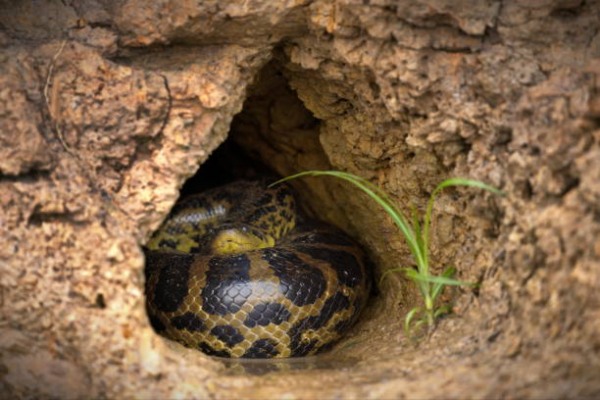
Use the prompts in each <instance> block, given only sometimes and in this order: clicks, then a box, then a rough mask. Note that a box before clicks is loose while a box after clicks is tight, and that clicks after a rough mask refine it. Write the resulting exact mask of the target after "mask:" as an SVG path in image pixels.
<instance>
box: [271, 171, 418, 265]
mask: <svg viewBox="0 0 600 400" xmlns="http://www.w3.org/2000/svg"><path fill="white" fill-rule="evenodd" d="M320 175H326V176H334V177H337V178H339V179H343V180H345V181H348V182H351V183H352V184H354V185H355V186H357V187H358V188H359V189H361V190H362V191H363V192H365V193H366V194H367V195H368V196H369V197H371V198H372V199H373V200H375V202H377V204H379V205H380V206H381V207H382V208H383V209H384V210H385V211H386V212H387V213H388V215H389V216H390V217H391V218H392V220H393V221H394V223H395V224H396V226H397V227H398V228H399V229H400V231H401V232H402V234H403V236H404V239H405V240H406V243H407V244H408V247H409V249H410V251H411V253H412V255H413V256H414V257H415V261H416V262H417V264H421V263H423V254H422V252H421V249H420V247H419V245H418V243H417V240H416V237H415V234H414V232H413V230H412V228H411V226H410V225H409V224H408V222H407V221H406V217H405V216H404V215H403V214H402V213H401V212H400V211H399V210H398V209H397V207H396V206H395V205H394V204H393V203H392V202H391V201H390V200H389V197H388V196H387V195H385V194H384V193H383V192H382V191H381V189H379V188H377V187H376V186H375V185H373V184H372V183H370V182H368V181H366V180H365V179H363V178H359V177H356V176H355V175H352V174H349V173H346V172H342V171H304V172H300V173H297V174H294V175H290V176H288V177H285V178H283V179H280V180H278V181H276V182H274V183H272V184H271V186H272V185H276V184H278V183H281V182H286V181H289V180H292V179H296V178H300V177H304V176H320ZM380 193H381V194H383V197H382V195H379V194H380ZM386 199H387V200H386Z"/></svg>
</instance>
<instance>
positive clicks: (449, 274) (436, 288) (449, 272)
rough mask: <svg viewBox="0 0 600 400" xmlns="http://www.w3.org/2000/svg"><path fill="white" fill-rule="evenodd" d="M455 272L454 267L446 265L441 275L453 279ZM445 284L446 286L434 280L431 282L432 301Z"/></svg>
mask: <svg viewBox="0 0 600 400" xmlns="http://www.w3.org/2000/svg"><path fill="white" fill-rule="evenodd" d="M455 274H456V268H454V267H448V268H446V269H445V270H444V272H442V275H441V277H442V278H449V279H454V275H455ZM445 286H446V285H445V284H443V283H439V282H436V283H434V284H433V288H432V290H431V297H432V298H433V300H434V301H435V299H437V298H438V296H439V295H440V293H441V292H442V290H443V289H444V287H445Z"/></svg>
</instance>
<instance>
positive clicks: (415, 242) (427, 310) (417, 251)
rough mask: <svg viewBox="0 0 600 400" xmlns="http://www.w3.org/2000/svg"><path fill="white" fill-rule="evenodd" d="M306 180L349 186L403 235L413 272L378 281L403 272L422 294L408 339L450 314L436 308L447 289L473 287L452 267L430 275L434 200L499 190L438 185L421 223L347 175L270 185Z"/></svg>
mask: <svg viewBox="0 0 600 400" xmlns="http://www.w3.org/2000/svg"><path fill="white" fill-rule="evenodd" d="M305 176H332V177H335V178H338V179H342V180H345V181H347V182H350V183H352V184H353V185H355V186H357V187H358V188H359V189H360V190H362V191H363V192H364V193H366V194H367V195H368V196H369V197H371V198H372V199H373V200H375V202H377V204H379V205H380V206H381V207H382V208H383V209H384V210H385V212H387V213H388V215H389V216H390V217H391V218H392V220H393V221H394V223H395V224H396V226H397V227H398V229H399V230H400V232H401V233H402V236H403V237H404V239H405V241H406V243H407V245H408V248H409V249H410V252H411V254H412V256H413V258H414V260H415V263H416V268H413V267H404V266H399V267H397V268H393V269H390V270H388V271H386V272H385V273H384V274H383V275H382V277H381V280H383V279H384V278H385V277H386V276H387V275H388V274H390V273H394V272H404V274H405V276H406V277H407V278H408V279H409V280H411V281H413V282H414V283H415V284H416V285H417V287H418V289H419V292H420V293H421V296H422V298H423V304H422V305H421V306H417V307H414V308H413V309H411V310H410V311H409V312H408V313H407V314H406V317H405V320H404V330H405V333H406V334H407V335H409V333H410V331H411V329H412V328H415V329H416V328H417V327H419V326H422V325H423V324H426V325H427V328H428V330H429V331H431V330H432V329H433V328H434V327H435V324H436V321H437V320H438V318H439V317H441V316H442V315H444V314H447V313H449V312H450V310H451V308H450V305H449V304H442V305H439V304H438V302H437V299H438V297H439V296H440V294H441V293H442V291H443V289H444V288H445V287H446V286H472V285H473V284H472V283H469V282H463V281H460V280H457V279H455V278H454V276H455V275H456V268H454V267H447V268H446V269H444V270H443V272H442V273H441V274H440V275H433V274H431V272H430V268H429V266H430V265H429V263H430V260H429V229H430V225H431V214H432V212H433V203H434V201H435V198H436V196H437V195H438V194H439V193H440V192H441V191H442V190H443V189H445V188H447V187H451V186H469V187H474V188H479V189H483V190H487V191H489V192H492V193H495V194H499V195H502V194H503V193H502V192H501V191H500V190H498V189H496V188H494V187H492V186H490V185H487V184H485V183H483V182H480V181H476V180H471V179H463V178H451V179H447V180H445V181H443V182H441V183H440V184H439V185H438V186H437V187H436V188H435V190H434V191H433V192H432V193H431V196H430V197H429V201H428V203H427V209H426V210H425V215H424V216H423V218H422V219H420V218H419V217H418V215H417V212H416V210H415V209H414V208H413V210H412V212H411V218H410V219H408V218H407V217H406V215H405V214H404V213H403V212H402V211H400V209H399V208H398V206H397V205H396V204H395V203H394V202H393V201H392V200H391V199H390V197H389V196H388V195H387V194H386V193H385V192H384V191H383V190H382V189H381V188H379V187H378V186H376V185H374V184H372V183H371V182H369V181H367V180H366V179H364V178H361V177H359V176H356V175H353V174H350V173H347V172H342V171H305V172H300V173H297V174H294V175H290V176H288V177H286V178H283V179H280V180H279V181H277V182H275V183H273V185H276V184H278V183H281V182H285V181H289V180H292V179H296V178H300V177H305Z"/></svg>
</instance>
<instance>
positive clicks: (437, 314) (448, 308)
mask: <svg viewBox="0 0 600 400" xmlns="http://www.w3.org/2000/svg"><path fill="white" fill-rule="evenodd" d="M451 312H452V307H451V306H450V305H449V304H444V305H443V306H441V307H439V308H437V309H436V310H435V311H434V312H433V318H435V319H438V318H439V317H441V316H442V315H444V314H450V313H451Z"/></svg>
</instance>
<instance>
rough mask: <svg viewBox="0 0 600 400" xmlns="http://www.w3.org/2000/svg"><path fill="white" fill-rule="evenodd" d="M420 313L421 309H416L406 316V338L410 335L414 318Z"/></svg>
mask: <svg viewBox="0 0 600 400" xmlns="http://www.w3.org/2000/svg"><path fill="white" fill-rule="evenodd" d="M420 311H421V309H420V308H419V307H415V308H413V309H411V310H410V311H409V312H408V313H406V316H405V317H404V334H405V335H406V336H408V335H409V334H410V324H411V323H412V320H413V318H414V317H415V315H416V314H417V313H418V312H420Z"/></svg>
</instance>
